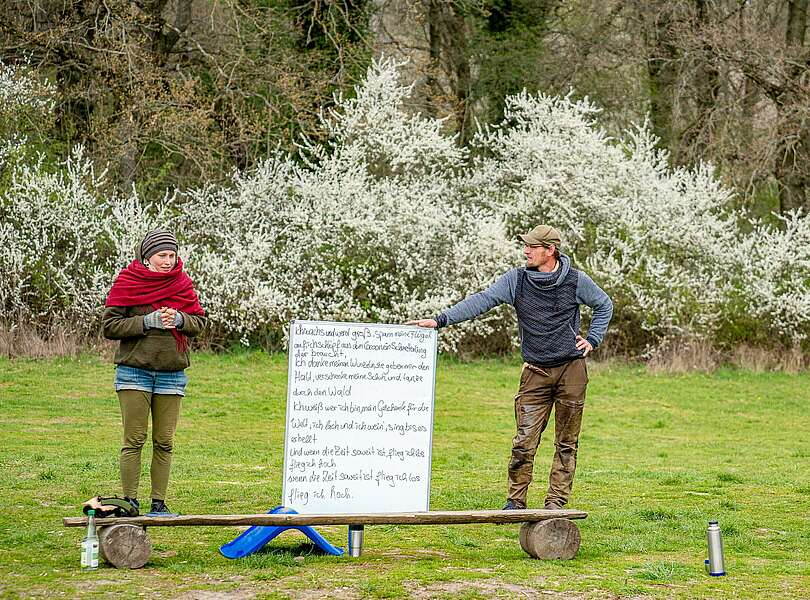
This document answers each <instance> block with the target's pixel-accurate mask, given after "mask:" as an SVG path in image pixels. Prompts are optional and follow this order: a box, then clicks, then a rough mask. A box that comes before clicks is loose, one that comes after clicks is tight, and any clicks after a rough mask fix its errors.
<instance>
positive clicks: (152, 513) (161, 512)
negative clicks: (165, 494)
mask: <svg viewBox="0 0 810 600" xmlns="http://www.w3.org/2000/svg"><path fill="white" fill-rule="evenodd" d="M146 516H147V517H179V516H180V514H179V513H173V512H172V511H170V510H169V507H168V506H166V503H165V502H164V501H163V500H152V508H151V509H150V510H149V512H148V513H146Z"/></svg>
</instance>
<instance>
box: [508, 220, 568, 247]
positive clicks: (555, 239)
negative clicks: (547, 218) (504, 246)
mask: <svg viewBox="0 0 810 600" xmlns="http://www.w3.org/2000/svg"><path fill="white" fill-rule="evenodd" d="M518 239H519V240H521V241H522V242H523V243H524V244H528V245H529V246H551V245H552V244H554V246H555V247H557V248H559V247H560V232H559V231H557V230H556V229H554V228H553V227H552V226H551V225H538V226H537V227H535V228H534V229H532V230H531V231H530V232H529V233H521V234H520V235H518Z"/></svg>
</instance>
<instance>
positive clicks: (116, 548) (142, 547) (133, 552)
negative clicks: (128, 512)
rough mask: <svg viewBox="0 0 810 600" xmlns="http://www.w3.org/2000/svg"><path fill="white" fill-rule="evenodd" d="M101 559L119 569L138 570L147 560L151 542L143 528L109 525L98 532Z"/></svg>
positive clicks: (150, 551) (150, 550)
mask: <svg viewBox="0 0 810 600" xmlns="http://www.w3.org/2000/svg"><path fill="white" fill-rule="evenodd" d="M98 550H99V554H100V555H101V557H102V558H103V559H104V560H106V561H107V562H108V563H110V564H111V565H113V566H114V567H118V568H119V569H140V568H141V567H142V566H144V565H145V564H146V561H148V560H149V555H150V554H151V553H152V542H150V541H149V536H148V535H147V534H146V530H145V529H144V528H143V527H138V526H137V525H124V524H122V525H110V526H108V527H101V528H100V529H99V531H98Z"/></svg>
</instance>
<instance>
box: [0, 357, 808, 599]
mask: <svg viewBox="0 0 810 600" xmlns="http://www.w3.org/2000/svg"><path fill="white" fill-rule="evenodd" d="M519 368H520V365H519V363H518V362H516V361H512V362H501V361H479V362H473V363H468V364H461V363H457V362H454V361H450V360H447V359H440V361H439V368H438V379H437V388H436V410H435V429H434V435H433V476H432V485H431V491H432V496H431V508H433V509H436V510H442V509H446V510H461V509H484V508H500V506H501V505H502V504H503V501H504V500H505V480H506V462H507V459H508V456H509V449H510V441H511V436H512V433H513V408H512V399H513V396H514V393H515V388H516V386H517V380H518V372H519ZM188 373H189V376H190V379H191V384H190V386H189V389H188V394H189V395H188V396H187V398H186V400H185V403H184V407H183V412H182V416H181V422H180V426H179V428H178V433H177V439H176V444H175V466H174V470H173V474H172V481H171V485H170V490H169V498H168V500H169V502H168V504H169V506H170V507H172V508H174V509H177V510H179V511H180V512H183V513H186V514H192V513H214V514H223V513H245V512H249V513H253V512H263V511H265V510H268V509H269V508H271V507H273V506H274V505H276V504H278V501H279V499H280V495H281V469H282V453H283V440H284V410H285V402H286V387H285V386H286V377H287V369H286V357H285V356H282V355H278V356H267V355H265V354H262V353H248V354H240V355H230V356H215V355H201V356H197V357H196V358H195V363H194V365H193V367H192V369H190V370H189V372H188ZM112 377H113V370H112V367H111V365H109V364H106V363H104V362H102V361H101V360H100V359H98V358H93V357H89V358H85V359H80V360H74V359H71V360H53V361H28V360H15V361H7V360H0V409H1V410H0V422H2V426H1V428H0V431H2V446H1V448H2V449H0V453H1V454H0V460H1V462H2V465H1V466H2V468H1V469H0V490H1V491H0V499H2V510H0V596H3V597H16V596H47V597H50V596H66V597H76V596H90V595H95V596H102V595H109V596H117V595H119V594H124V593H125V594H126V595H127V596H129V597H137V596H140V597H166V598H175V597H179V598H187V599H191V598H208V599H211V598H253V597H259V598H263V597H269V598H287V597H293V598H321V597H332V598H398V597H415V598H433V597H438V598H442V597H447V598H490V597H503V598H534V597H541V598H548V599H552V600H554V599H561V598H576V599H580V598H624V597H630V598H646V597H650V598H662V597H663V598H669V597H673V598H807V597H810V410H808V409H810V391H808V390H810V375H809V374H806V373H805V374H801V375H785V374H773V373H764V374H763V373H760V374H756V373H750V372H742V371H733V370H727V371H719V372H716V373H714V374H712V375H706V374H691V375H685V376H655V375H650V374H648V373H646V372H645V370H644V369H643V368H641V367H632V366H611V365H598V364H596V365H591V383H590V386H589V393H588V400H587V406H586V415H585V420H584V425H583V433H582V436H581V441H580V456H579V465H578V471H577V478H576V482H575V486H574V498H573V500H572V503H571V505H570V506H571V508H579V509H584V510H587V511H588V512H589V513H590V516H589V517H588V518H587V519H586V520H584V521H579V522H578V523H579V526H580V529H581V531H582V538H583V540H582V546H581V548H580V551H579V554H578V555H577V557H576V558H575V559H574V560H571V561H549V562H545V561H537V560H532V559H530V558H529V557H528V555H526V554H524V553H523V551H522V550H521V549H520V546H519V543H518V529H519V528H518V526H515V525H455V526H430V527H415V526H371V527H367V528H366V534H365V545H364V554H363V556H361V557H360V558H358V559H350V558H335V557H328V556H322V555H319V554H317V553H316V552H315V551H314V550H313V549H312V547H311V546H310V545H309V544H307V543H306V538H304V537H303V536H302V535H300V534H298V533H297V532H294V533H285V534H284V535H282V536H281V537H280V538H277V539H276V540H275V541H274V542H273V543H272V544H271V547H269V549H267V550H266V551H262V552H261V553H259V554H257V555H254V556H251V557H248V558H245V559H241V560H237V561H228V560H226V559H224V558H222V557H221V556H220V555H219V553H218V552H217V548H218V547H219V545H220V544H222V543H224V542H226V541H228V540H230V539H232V538H233V537H234V536H235V535H236V534H237V533H238V530H237V529H236V528H227V527H223V528H159V529H152V530H151V531H150V536H151V538H152V543H153V545H154V549H153V554H152V558H151V560H150V562H149V563H148V564H147V566H146V567H145V568H143V569H140V570H136V571H119V570H115V569H112V568H109V567H105V566H103V565H102V567H101V568H99V569H98V570H97V571H95V572H91V573H84V572H81V571H80V570H79V543H80V539H81V537H82V535H83V533H82V531H81V530H79V529H65V528H63V527H62V525H61V518H62V517H63V516H66V515H78V514H80V509H79V506H80V504H81V501H83V500H84V499H86V498H88V497H90V496H92V495H94V494H96V493H108V494H109V493H120V492H119V488H118V475H117V452H118V447H119V443H120V441H119V437H120V424H119V423H120V417H119V411H118V405H117V400H116V397H115V394H114V392H113V389H112ZM549 439H551V432H550V431H549V432H547V435H546V438H545V439H544V440H543V442H542V443H541V450H540V452H539V453H538V464H537V465H536V469H535V471H536V474H537V479H536V483H535V485H533V486H532V488H531V489H530V496H529V504H530V506H534V507H538V506H540V505H541V504H542V500H543V492H544V489H545V480H546V477H547V470H548V465H549V463H550V458H551V453H552V444H550V443H549V441H548V440H549ZM147 465H148V462H146V464H145V465H144V466H145V469H144V471H145V477H143V478H142V481H141V489H142V493H141V495H142V497H145V496H146V495H147V494H148V487H147V485H148V473H147V472H146V467H147ZM711 518H717V519H718V520H719V521H720V525H721V527H722V529H723V534H724V541H725V545H726V567H727V570H728V573H729V575H728V576H727V577H721V578H712V577H709V576H708V575H706V573H705V571H704V569H703V559H704V557H705V554H706V541H705V528H706V524H707V522H708V520H709V519H711ZM321 531H322V532H323V533H324V534H325V535H326V537H327V538H328V539H330V540H331V541H332V542H334V543H336V544H338V545H345V536H346V528H345V527H325V528H321Z"/></svg>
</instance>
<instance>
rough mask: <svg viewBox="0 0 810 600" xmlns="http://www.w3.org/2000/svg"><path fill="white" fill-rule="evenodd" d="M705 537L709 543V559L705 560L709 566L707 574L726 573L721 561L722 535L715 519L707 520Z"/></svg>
mask: <svg viewBox="0 0 810 600" xmlns="http://www.w3.org/2000/svg"><path fill="white" fill-rule="evenodd" d="M706 539H707V541H708V543H709V560H708V561H706V562H707V563H708V564H707V566H708V568H709V575H711V576H712V577H720V576H721V575H725V574H726V567H725V564H724V562H723V536H722V534H721V533H720V526H719V525H718V524H717V521H709V528H708V529H707V530H706Z"/></svg>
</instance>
